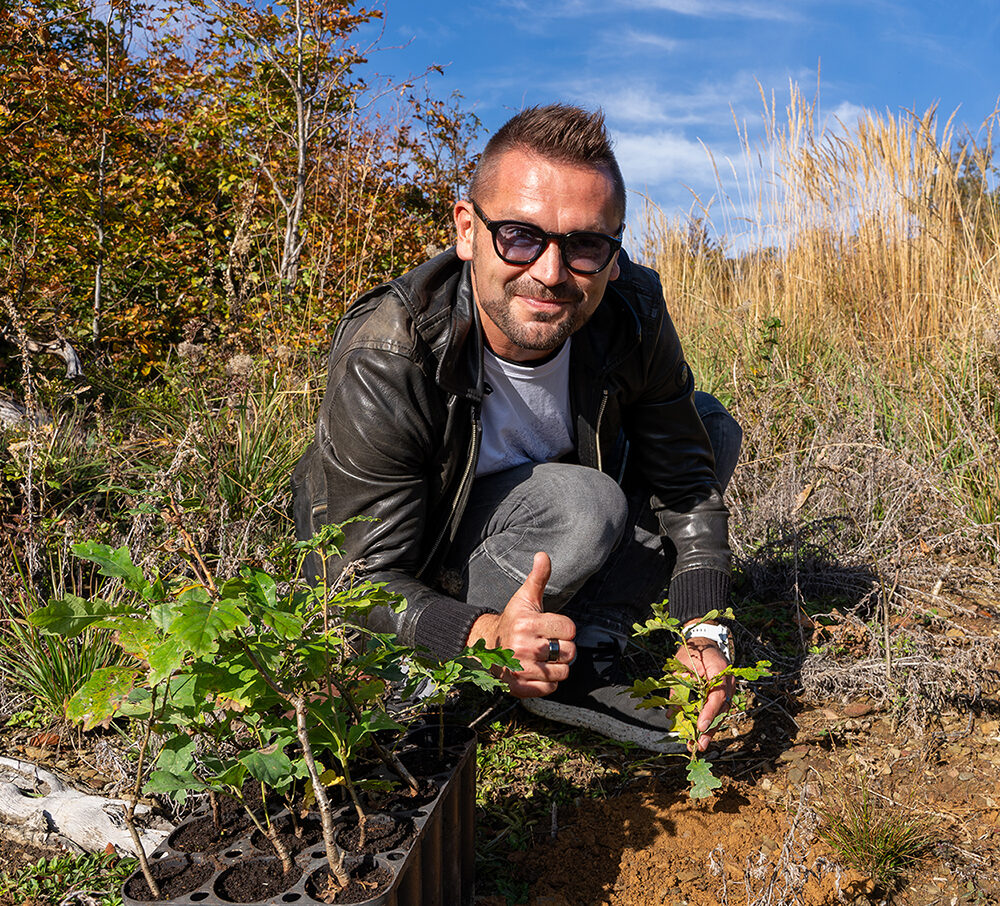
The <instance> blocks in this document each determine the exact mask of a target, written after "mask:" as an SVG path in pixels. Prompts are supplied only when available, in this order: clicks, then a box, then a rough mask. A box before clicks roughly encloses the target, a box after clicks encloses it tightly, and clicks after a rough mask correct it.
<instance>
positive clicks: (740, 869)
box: [522, 780, 873, 906]
mask: <svg viewBox="0 0 1000 906" xmlns="http://www.w3.org/2000/svg"><path fill="white" fill-rule="evenodd" d="M792 847H795V834H794V832H793V829H792V822H791V821H790V819H789V816H788V815H787V814H785V813H782V812H780V811H777V810H776V809H774V808H773V807H771V806H770V805H769V804H768V803H767V801H766V800H765V798H764V797H763V796H762V795H761V794H760V793H759V792H758V791H757V790H755V789H754V788H753V787H751V786H750V785H748V784H742V783H736V782H731V783H729V784H727V787H726V789H725V790H724V791H723V792H721V794H720V795H718V796H716V797H715V798H714V799H712V800H708V801H695V800H692V799H690V798H688V796H687V795H686V793H683V792H679V791H676V790H670V789H667V788H665V787H664V786H663V785H662V784H660V783H659V782H658V781H655V780H651V781H647V782H646V783H645V784H643V786H642V787H641V788H640V789H636V790H631V791H629V792H627V793H625V794H624V795H622V796H620V797H618V798H617V799H614V800H611V801H605V802H602V801H599V800H588V801H585V802H582V803H581V804H580V805H579V807H578V808H577V809H576V811H575V813H574V814H573V815H572V816H571V817H570V818H569V821H568V824H567V826H565V827H564V828H562V830H560V831H559V832H558V833H557V835H556V837H555V839H553V840H551V841H550V842H548V843H545V844H542V845H540V846H538V847H536V848H535V849H534V850H533V851H532V852H531V853H530V854H528V856H527V858H526V859H525V860H524V862H523V864H522V870H523V873H524V877H525V879H526V880H529V881H530V882H531V883H532V892H533V895H534V898H535V899H536V900H538V901H540V902H550V903H552V904H553V906H555V904H558V903H560V902H563V901H564V902H566V903H595V904H596V903H602V904H604V903H606V904H609V906H640V904H642V906H648V904H659V903H666V904H674V903H677V904H681V903H684V904H687V906H719V903H720V897H722V896H724V897H725V902H728V903H729V904H731V906H739V904H744V903H746V902H747V892H746V889H745V886H744V885H745V884H746V883H749V885H750V889H751V891H753V890H757V889H761V888H764V887H767V886H769V885H775V884H777V885H781V884H782V883H784V882H785V879H784V878H783V877H781V873H782V871H783V870H784V869H783V868H782V867H781V862H782V860H781V855H782V851H783V850H786V849H788V848H792ZM796 849H797V847H796ZM796 855H797V856H798V855H800V854H799V853H798V852H796ZM805 856H806V857H807V859H808V861H809V863H811V864H812V865H813V866H817V865H818V868H814V869H813V872H814V877H812V878H810V879H808V880H807V881H806V883H805V884H804V885H802V886H803V888H804V892H805V902H807V903H810V904H816V906H819V904H823V903H836V902H844V901H843V900H838V899H837V896H838V893H839V892H843V893H844V895H845V898H846V900H847V901H850V900H852V899H856V898H857V896H858V895H859V894H861V895H865V894H867V893H870V892H871V891H872V890H873V885H872V884H871V883H870V882H869V881H868V879H867V878H865V877H864V876H862V875H860V874H858V873H856V872H838V871H834V870H833V869H832V868H826V870H824V866H823V864H822V863H821V862H820V863H818V862H817V860H818V858H819V857H820V854H819V853H818V852H816V853H814V852H811V851H809V852H806V853H805ZM546 897H548V898H550V899H549V900H548V901H546V900H545V898H546Z"/></svg>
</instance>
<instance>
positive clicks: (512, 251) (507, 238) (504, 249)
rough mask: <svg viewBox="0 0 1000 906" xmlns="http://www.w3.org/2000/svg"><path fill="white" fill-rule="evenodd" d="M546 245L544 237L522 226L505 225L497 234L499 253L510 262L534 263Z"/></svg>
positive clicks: (514, 224)
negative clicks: (540, 250)
mask: <svg viewBox="0 0 1000 906" xmlns="http://www.w3.org/2000/svg"><path fill="white" fill-rule="evenodd" d="M544 243H545V236H544V235H542V234H541V233H539V232H538V231H536V230H532V229H529V228H528V227H527V226H523V225H521V224H516V223H509V224H504V225H503V226H502V227H500V229H499V230H497V232H496V246H497V251H498V252H499V253H500V257H501V258H503V259H504V260H505V261H509V262H526V261H533V260H534V259H535V258H536V257H538V251H539V249H541V247H542V245H544Z"/></svg>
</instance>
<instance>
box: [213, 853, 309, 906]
mask: <svg viewBox="0 0 1000 906" xmlns="http://www.w3.org/2000/svg"><path fill="white" fill-rule="evenodd" d="M301 877H302V869H301V868H299V867H298V866H297V865H294V866H292V870H291V871H290V872H288V874H285V872H284V871H283V870H282V868H281V862H280V861H278V860H277V859H251V860H249V861H246V862H240V863H239V864H238V865H234V866H233V867H232V868H227V869H226V870H225V871H224V872H223V873H222V874H221V875H219V880H218V881H217V882H216V883H215V884H214V885H213V886H214V887H215V890H216V892H217V893H218V895H219V899H221V900H228V901H229V902H231V903H256V902H257V901H258V900H265V899H267V898H268V897H272V896H274V895H275V894H278V893H281V892H282V891H283V890H288V888H289V887H291V886H292V885H293V884H294V883H295V882H296V881H298V879H299V878H301Z"/></svg>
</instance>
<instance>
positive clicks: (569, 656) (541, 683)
mask: <svg viewBox="0 0 1000 906" xmlns="http://www.w3.org/2000/svg"><path fill="white" fill-rule="evenodd" d="M551 574H552V563H551V562H550V561H549V555H548V554H546V553H542V552H541V551H539V552H538V553H537V554H535V559H534V561H533V562H532V565H531V572H530V573H528V578H527V579H525V580H524V584H523V585H522V586H521V587H520V588H519V589H518V590H517V591H516V592H514V595H513V597H511V599H510V600H509V601H508V602H507V606H506V607H505V608H504V609H503V612H502V613H498V614H497V613H484V614H483V615H482V616H480V617H479V618H478V619H477V620H476V622H475V623H473V624H472V630H471V631H470V632H469V640H468V644H470V645H472V644H473V643H474V642H476V641H478V640H479V639H483V640H484V641H485V642H486V644H487V645H488V646H489V647H490V648H509V649H511V650H512V651H513V652H514V657H516V658H517V659H518V661H520V663H521V669H520V670H518V671H516V672H515V671H511V670H505V671H504V672H503V674H502V675H501V677H500V678H501V679H502V680H504V681H505V682H506V683H508V684H509V686H510V691H511V694H512V695H514V696H516V697H517V698H534V697H537V696H540V695H548V694H549V693H550V692H554V691H555V688H556V685H557V684H558V683H560V682H562V681H563V680H564V679H566V677H567V676H569V663H570V661H572V660H573V658H574V657H576V645H574V644H573V641H572V639H573V638H574V636H576V626H575V625H574V623H573V621H572V620H571V619H570V618H569V617H565V616H563V615H562V614H558V613H546V612H545V611H544V610H542V596H543V595H544V593H545V585H546V583H547V582H548V581H549V576H550V575H551ZM550 639H551V640H554V641H556V642H558V643H559V657H558V658H557V659H556V660H555V661H550V660H549V659H548V658H549V650H550V646H549V640H550Z"/></svg>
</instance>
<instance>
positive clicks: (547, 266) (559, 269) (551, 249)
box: [528, 239, 569, 287]
mask: <svg viewBox="0 0 1000 906" xmlns="http://www.w3.org/2000/svg"><path fill="white" fill-rule="evenodd" d="M528 273H529V274H531V276H532V277H534V278H535V279H536V280H537V281H538V282H539V283H543V284H544V285H545V286H549V287H552V286H558V285H559V284H560V283H563V282H564V281H565V280H566V279H567V278H568V276H569V272H568V271H567V269H566V265H565V264H564V263H563V259H562V251H561V250H560V249H559V243H558V242H556V241H555V240H554V239H550V240H549V241H548V243H547V244H546V246H545V248H544V250H543V251H542V254H541V255H540V256H539V257H538V259H537V260H536V261H534V262H532V264H531V267H529V268H528Z"/></svg>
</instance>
